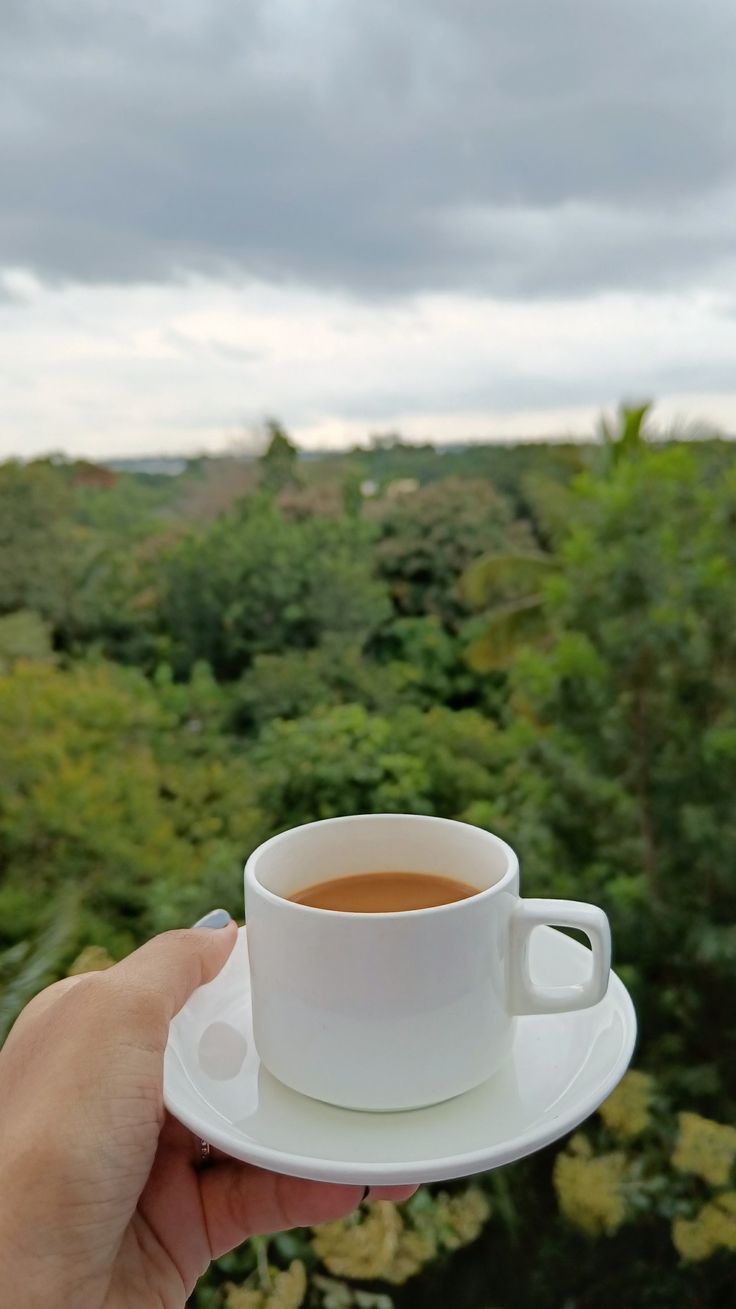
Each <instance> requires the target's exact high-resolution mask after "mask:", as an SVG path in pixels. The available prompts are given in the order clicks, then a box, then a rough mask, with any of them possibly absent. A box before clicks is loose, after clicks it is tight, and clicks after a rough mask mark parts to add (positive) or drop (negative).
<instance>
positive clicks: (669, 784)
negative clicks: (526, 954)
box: [0, 411, 736, 1309]
mask: <svg viewBox="0 0 736 1309" xmlns="http://www.w3.org/2000/svg"><path fill="white" fill-rule="evenodd" d="M270 438H271V439H270V444H269V447H268V450H267V453H266V455H265V456H264V457H263V458H262V459H261V460H260V461H259V462H258V463H257V464H256V465H252V464H250V465H248V464H242V463H239V462H238V461H235V460H219V461H218V460H197V461H193V462H192V464H191V465H190V466H189V467H188V468H187V469H186V471H185V472H184V473H182V474H181V475H180V476H178V477H172V478H167V477H146V476H144V475H140V474H139V475H133V474H127V473H111V472H110V471H108V470H105V469H98V468H95V467H93V466H90V465H83V464H74V463H70V462H64V461H60V460H48V461H40V462H36V463H32V464H28V465H19V464H15V463H9V464H6V465H4V466H2V467H0V776H2V788H0V1039H2V1036H3V1035H4V1033H5V1032H6V1030H7V1027H8V1025H9V1023H10V1022H11V1021H12V1017H13V1014H14V1013H15V1012H17V1009H18V1008H19V1006H20V1005H21V1004H22V1003H23V1002H24V1001H25V1000H26V999H27V998H29V996H30V995H31V994H33V992H34V991H35V990H37V989H38V987H39V986H41V985H42V984H43V983H44V982H46V981H48V980H50V979H52V978H53V977H54V976H58V975H60V974H62V973H63V972H65V971H68V970H70V969H71V968H80V967H81V968H83V967H94V966H99V965H101V964H104V963H105V962H108V961H109V959H110V958H117V957H120V956H121V955H122V954H124V953H125V952H127V951H128V950H129V949H131V948H133V947H134V946H135V944H136V943H137V942H139V941H141V940H142V939H144V938H145V937H147V936H148V935H150V934H151V933H152V932H155V931H158V930H161V929H162V928H165V927H168V926H172V925H175V924H179V923H185V922H188V921H192V920H193V919H194V918H196V917H197V916H199V914H200V913H202V912H204V911H206V910H207V909H208V908H210V907H212V906H213V905H215V904H223V905H225V906H227V907H228V908H229V909H230V910H231V911H232V912H233V913H234V914H236V915H238V914H239V913H240V912H241V908H240V886H241V879H240V869H241V867H242V863H243V861H244V858H245V857H246V856H247V854H248V852H249V851H250V850H251V849H252V848H253V847H254V845H256V844H257V843H258V842H259V841H260V840H262V839H263V838H264V837H265V836H267V835H268V834H269V833H272V832H274V831H277V830H279V829H281V828H283V827H286V826H289V825H291V824H293V823H296V822H305V821H309V820H310V819H314V818H318V817H323V816H329V815H335V814H341V813H349V812H356V811H381V810H395V811H399V810H406V811H414V812H419V813H430V814H441V815H446V816H450V817H454V818H459V819H463V820H465V821H468V822H473V823H477V824H480V825H481V826H484V827H487V828H489V829H491V830H493V831H497V832H499V833H500V834H501V835H503V836H504V837H506V838H507V839H508V840H510V841H511V843H512V844H513V845H514V846H515V847H516V848H517V849H518V850H519V851H520V853H521V856H522V860H523V874H524V882H525V888H526V890H527V892H528V893H531V894H542V895H547V894H552V895H559V896H570V897H573V898H582V899H592V900H595V901H597V902H599V903H601V904H603V905H604V906H605V908H606V909H607V911H608V912H609V914H610V916H611V919H612V924H613V929H614V935H615V942H616V965H617V968H618V970H619V971H620V973H621V975H622V976H623V977H624V978H625V980H626V982H627V984H628V985H629V986H630V988H631V989H632V992H633V994H634V997H635V1000H636V1003H637V1006H638V1009H639V1014H640V1019H641V1042H640V1050H639V1054H638V1060H637V1069H636V1071H634V1072H633V1073H632V1074H630V1076H629V1077H628V1078H627V1079H626V1081H625V1082H624V1084H623V1085H622V1087H621V1088H620V1090H619V1091H618V1092H616V1093H615V1094H614V1096H613V1097H612V1098H611V1100H609V1101H608V1102H607V1103H606V1105H604V1106H603V1108H602V1110H601V1112H600V1114H599V1115H597V1116H596V1117H595V1118H594V1119H593V1120H591V1123H590V1124H587V1125H586V1126H585V1127H584V1128H583V1130H582V1131H581V1132H578V1133H577V1134H575V1135H574V1136H573V1137H572V1138H571V1139H570V1140H569V1141H568V1142H567V1143H563V1144H562V1145H560V1146H558V1147H554V1148H551V1149H550V1150H548V1151H545V1152H543V1153H542V1154H540V1155H538V1156H536V1157H534V1158H532V1159H529V1160H526V1161H523V1162H521V1163H520V1164H518V1165H515V1166H513V1167H511V1168H508V1169H505V1170H503V1171H502V1172H500V1173H496V1174H492V1175H490V1176H489V1177H487V1178H482V1179H478V1181H477V1182H476V1183H473V1184H461V1185H458V1186H456V1187H452V1188H449V1190H447V1191H444V1190H442V1189H441V1188H423V1189H422V1190H421V1191H420V1192H419V1194H418V1195H417V1197H415V1199H414V1200H413V1201H411V1202H410V1204H409V1205H407V1206H404V1207H403V1208H402V1210H401V1211H397V1210H395V1209H394V1208H393V1206H390V1205H376V1206H369V1207H368V1208H367V1209H366V1210H365V1212H364V1213H363V1214H362V1216H361V1218H360V1220H359V1221H358V1222H357V1223H355V1224H348V1225H344V1224H343V1225H340V1224H337V1225H331V1227H330V1229H329V1230H322V1231H321V1232H318V1233H317V1234H315V1235H310V1234H309V1233H290V1234H283V1235H282V1236H280V1237H278V1238H276V1239H274V1240H273V1241H271V1242H269V1243H263V1242H261V1243H259V1242H252V1243H250V1244H248V1245H247V1246H245V1247H244V1248H243V1249H242V1250H240V1251H238V1252H236V1253H235V1254H233V1255H232V1256H229V1257H228V1258H226V1259H223V1260H220V1261H219V1262H218V1265H217V1266H216V1267H215V1268H214V1269H213V1271H212V1273H211V1275H210V1276H209V1278H208V1279H206V1281H205V1283H203V1285H202V1286H201V1287H200V1288H199V1289H198V1291H197V1293H196V1296H195V1299H194V1303H195V1304H196V1306H197V1309H217V1307H220V1309H221V1307H222V1306H230V1309H267V1306H273V1307H274V1309H275V1306H277V1305H282V1306H293V1307H294V1309H296V1307H297V1306H298V1305H299V1304H302V1303H304V1304H308V1305H310V1306H314V1307H316V1306H324V1309H350V1306H352V1305H355V1306H357V1307H358V1309H360V1307H361V1306H362V1309H389V1306H390V1305H391V1304H395V1305H396V1306H397V1309H398V1307H399V1306H403V1305H413V1304H423V1305H435V1304H436V1305H440V1304H442V1305H445V1304H449V1303H452V1304H453V1305H455V1306H457V1309H490V1306H491V1305H493V1306H496V1309H511V1307H512V1306H513V1309H532V1307H533V1309H561V1306H563V1305H564V1306H565V1309H588V1306H593V1305H596V1306H603V1307H604V1309H605V1306H608V1305H611V1306H613V1305H616V1306H618V1305H619V1304H623V1303H626V1304H627V1305H628V1306H630V1307H631V1309H654V1307H657V1306H662V1307H663V1309H664V1306H667V1307H668V1309H669V1306H671V1305H674V1304H677V1305H682V1306H693V1307H694V1306H698V1307H699V1309H710V1306H716V1305H719V1304H722V1303H724V1302H725V1297H726V1287H727V1285H729V1284H731V1283H732V1281H733V1276H734V1272H736V1261H735V1258H734V1255H735V1252H736V1176H735V1174H734V1162H735V1160H736V1130H734V1128H733V1127H732V1126H731V1125H730V1124H732V1123H733V1121H734V1111H735V1110H736V1076H735V1075H734V1057H733V1051H734V1048H736V1018H735V1017H734V1007H733V993H734V983H735V982H736V912H735V911H736V872H735V871H734V870H735V869H736V805H735V804H734V795H735V794H736V454H735V453H734V448H733V447H732V446H730V445H729V444H728V443H724V442H719V441H716V440H713V441H707V442H702V443H698V444H693V445H689V446H688V445H685V444H682V443H676V442H666V441H659V442H657V441H650V440H648V439H647V433H646V413H645V411H630V412H628V413H625V414H624V415H623V417H622V424H621V428H620V430H609V429H606V431H605V432H604V433H603V439H602V440H601V441H600V442H598V443H597V444H596V443H591V444H590V445H588V446H580V447H565V446H534V447H527V448H524V447H518V448H514V447H498V446H496V447H478V448H470V449H465V450H458V451H454V452H453V451H450V452H444V453H442V452H438V451H436V450H434V449H433V448H432V447H420V448H415V447H408V446H404V445H403V444H402V443H401V442H400V441H397V440H395V439H390V438H386V439H381V440H377V441H376V442H375V443H374V445H373V447H372V448H371V449H367V450H360V451H355V452H353V453H352V454H350V455H340V456H333V457H327V456H325V457H324V458H322V459H319V460H308V461H305V460H299V459H297V458H296V455H295V452H294V450H293V447H292V446H291V444H290V442H289V440H288V437H287V435H286V433H285V432H284V431H283V429H281V428H280V427H279V426H278V424H276V423H272V424H271V425H270ZM80 955H81V962H80ZM460 1247H467V1248H463V1249H462V1250H461V1249H460ZM522 1249H523V1251H524V1255H523V1258H522V1257H520V1250H522ZM269 1269H270V1270H269Z"/></svg>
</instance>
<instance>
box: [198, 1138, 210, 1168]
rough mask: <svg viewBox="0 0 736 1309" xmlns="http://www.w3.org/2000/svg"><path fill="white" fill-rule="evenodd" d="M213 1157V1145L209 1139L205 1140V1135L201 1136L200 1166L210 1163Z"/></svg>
mask: <svg viewBox="0 0 736 1309" xmlns="http://www.w3.org/2000/svg"><path fill="white" fill-rule="evenodd" d="M211 1157H212V1146H211V1145H210V1143H209V1141H205V1140H204V1139H203V1137H200V1139H199V1163H200V1167H202V1168H203V1167H204V1166H205V1164H208V1163H209V1162H210V1159H211Z"/></svg>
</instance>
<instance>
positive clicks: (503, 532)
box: [372, 478, 531, 628]
mask: <svg viewBox="0 0 736 1309" xmlns="http://www.w3.org/2000/svg"><path fill="white" fill-rule="evenodd" d="M372 512H373V513H374V514H375V515H376V516H377V518H378V523H379V529H380V539H379V542H378V545H377V547H376V566H377V569H378V573H379V576H380V577H382V578H384V579H385V581H386V583H387V584H388V586H389V589H390V591H391V596H392V599H393V602H394V606H395V608H396V610H397V612H398V613H399V614H401V615H405V616H418V615H422V614H436V615H437V617H438V618H440V619H441V620H442V622H444V623H446V624H447V625H448V626H449V627H450V628H453V627H456V626H457V624H458V623H459V622H460V621H461V620H462V618H463V617H465V615H466V614H467V612H468V611H467V608H466V606H465V604H464V602H463V599H462V596H461V594H460V592H459V591H458V589H457V583H458V580H459V578H460V576H461V574H462V573H463V572H464V570H465V569H466V568H467V566H468V564H470V562H471V561H472V560H473V559H476V558H477V557H478V556H479V555H481V554H484V553H485V552H487V551H490V550H501V549H513V548H517V549H523V548H524V547H525V546H529V545H530V544H531V538H530V536H529V533H528V530H527V529H526V528H525V526H524V525H523V524H521V523H519V522H515V521H514V519H513V515H512V512H511V509H510V506H509V504H508V502H507V501H506V500H505V499H504V498H503V497H502V496H499V495H498V494H497V493H496V492H495V491H494V489H493V487H492V486H491V485H490V483H488V482H483V481H472V480H470V479H464V478H448V479H447V480H445V481H442V482H434V483H432V484H431V485H429V486H426V487H420V488H419V490H417V491H415V492H414V493H413V494H411V495H406V496H403V497H401V498H400V499H398V500H396V501H381V502H379V503H378V504H377V505H375V506H374V507H373V509H372Z"/></svg>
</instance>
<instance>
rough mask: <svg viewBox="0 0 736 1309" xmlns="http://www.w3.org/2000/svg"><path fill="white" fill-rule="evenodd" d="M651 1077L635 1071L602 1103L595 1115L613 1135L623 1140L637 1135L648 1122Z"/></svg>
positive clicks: (644, 1128) (651, 1090)
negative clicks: (598, 1115)
mask: <svg viewBox="0 0 736 1309" xmlns="http://www.w3.org/2000/svg"><path fill="white" fill-rule="evenodd" d="M653 1092H654V1078H652V1077H650V1075H649V1073H642V1072H639V1071H638V1069H634V1070H633V1071H632V1072H630V1073H627V1074H626V1076H625V1077H624V1079H623V1081H622V1082H620V1083H619V1085H618V1086H617V1087H616V1090H615V1091H614V1092H613V1093H612V1094H611V1095H609V1097H608V1099H607V1100H604V1102H603V1104H602V1105H601V1106H600V1108H599V1110H598V1113H599V1114H600V1116H601V1118H602V1119H603V1122H604V1123H605V1125H606V1127H607V1128H608V1130H609V1132H611V1133H612V1135H613V1136H617V1137H619V1138H620V1139H621V1140H623V1141H630V1140H633V1139H634V1138H635V1137H637V1136H640V1135H641V1133H642V1132H643V1131H645V1130H646V1128H647V1127H648V1126H649V1123H650V1121H651V1101H652V1095H653Z"/></svg>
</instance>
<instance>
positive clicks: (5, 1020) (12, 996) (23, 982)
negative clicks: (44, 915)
mask: <svg viewBox="0 0 736 1309" xmlns="http://www.w3.org/2000/svg"><path fill="white" fill-rule="evenodd" d="M78 910H79V897H78V895H77V894H76V893H74V894H72V895H69V896H67V897H66V898H65V899H64V900H63V901H62V902H61V904H60V905H59V906H58V908H57V909H56V911H55V912H54V914H53V917H52V918H51V921H50V922H49V924H48V926H47V927H46V929H45V931H43V932H42V933H41V935H40V936H39V937H38V939H37V940H36V942H35V944H34V946H33V948H32V950H31V952H30V954H29V956H28V957H27V959H26V960H25V961H24V962H23V964H22V965H21V968H20V970H19V972H17V973H16V975H15V977H14V979H13V980H12V981H11V982H8V983H7V984H6V985H5V986H4V987H3V990H2V992H0V1045H2V1043H3V1042H4V1040H5V1038H6V1036H7V1035H8V1032H9V1031H10V1028H11V1026H12V1024H13V1023H14V1021H15V1019H16V1018H17V1016H18V1014H19V1013H20V1011H21V1009H22V1008H23V1007H24V1005H26V1004H27V1003H28V1001H29V1000H31V999H32V998H33V996H34V995H36V994H37V992H38V991H40V990H41V989H42V988H43V986H44V985H45V983H46V981H47V979H48V978H49V977H50V976H51V975H53V973H54V972H55V971H56V969H57V968H58V965H59V962H60V960H61V958H62V956H63V954H64V953H65V951H66V950H67V948H68V946H69V943H70V941H71V939H72V937H73V935H74V932H75V931H76V928H77V916H78Z"/></svg>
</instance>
